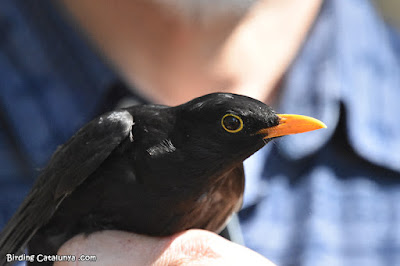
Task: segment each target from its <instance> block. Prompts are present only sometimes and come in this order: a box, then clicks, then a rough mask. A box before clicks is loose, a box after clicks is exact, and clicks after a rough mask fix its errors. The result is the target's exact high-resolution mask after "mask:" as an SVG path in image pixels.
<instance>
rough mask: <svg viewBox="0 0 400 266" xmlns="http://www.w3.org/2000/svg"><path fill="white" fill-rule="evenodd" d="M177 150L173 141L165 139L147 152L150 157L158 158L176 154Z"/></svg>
mask: <svg viewBox="0 0 400 266" xmlns="http://www.w3.org/2000/svg"><path fill="white" fill-rule="evenodd" d="M175 150H176V148H175V146H174V144H172V142H171V140H169V139H165V140H163V141H161V143H159V144H157V145H154V146H152V147H150V148H148V149H147V150H146V151H147V153H148V154H149V155H150V156H153V157H158V156H162V155H163V154H166V153H171V152H174V151H175Z"/></svg>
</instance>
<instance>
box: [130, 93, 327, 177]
mask: <svg viewBox="0 0 400 266" xmlns="http://www.w3.org/2000/svg"><path fill="white" fill-rule="evenodd" d="M137 111H140V112H142V114H139V113H138V112H136V115H134V116H135V126H134V127H133V130H134V134H133V135H134V139H135V138H136V139H137V140H140V141H137V142H135V141H133V144H135V143H136V144H135V145H136V146H135V147H138V145H139V146H141V147H142V148H138V149H136V150H137V152H139V155H138V156H136V158H138V159H137V163H138V165H137V167H136V169H137V171H141V170H140V169H142V170H143V171H142V172H141V174H143V175H146V176H147V177H146V180H153V183H158V182H160V181H159V180H160V179H162V178H164V177H163V176H164V175H165V174H168V175H169V176H170V177H169V178H176V179H177V181H175V183H178V182H179V181H178V180H182V181H183V182H186V181H185V180H186V177H194V176H198V177H202V176H208V177H210V176H212V175H214V174H215V175H218V173H220V172H224V171H226V170H227V169H229V168H232V167H235V166H236V165H237V164H239V163H242V162H243V160H245V159H246V158H247V157H249V156H251V155H252V154H253V153H255V152H256V151H257V150H259V149H260V148H262V147H263V146H264V145H265V144H267V143H268V142H269V141H270V140H272V139H273V138H277V137H280V136H284V135H289V134H296V133H301V132H306V131H310V130H315V129H319V128H323V127H325V125H324V124H323V123H322V122H320V121H318V120H316V119H313V118H310V117H306V116H298V115H280V114H276V113H275V111H274V110H273V109H272V108H271V107H269V106H268V105H266V104H264V103H262V102H260V101H258V100H255V99H253V98H250V97H247V96H242V95H236V94H231V93H212V94H208V95H205V96H202V97H199V98H196V99H194V100H192V101H189V102H187V103H184V104H182V105H178V106H175V107H165V106H148V107H147V108H139V109H137Z"/></svg>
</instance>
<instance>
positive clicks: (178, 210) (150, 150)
mask: <svg viewBox="0 0 400 266" xmlns="http://www.w3.org/2000/svg"><path fill="white" fill-rule="evenodd" d="M323 127H325V125H324V124H323V123H322V122H320V121H318V120H316V119H313V118H310V117H305V116H299V115H279V114H275V112H274V111H273V110H272V109H271V107H269V106H267V105H265V104H264V103H262V102H260V101H257V100H255V99H252V98H249V97H246V96H241V95H236V94H230V93H213V94H209V95H205V96H202V97H199V98H196V99H194V100H192V101H190V102H187V103H185V104H182V105H179V106H176V107H167V106H162V105H142V106H133V107H129V108H125V109H121V110H117V111H113V112H110V113H106V114H104V115H102V116H100V117H98V118H96V119H94V120H92V121H91V122H89V123H88V124H86V125H85V126H84V127H82V128H81V129H80V130H79V131H78V132H77V133H76V134H75V135H74V136H73V137H72V138H71V139H70V140H69V141H68V142H67V143H65V144H64V145H62V146H60V147H59V148H58V149H57V150H56V151H55V153H54V154H53V156H52V157H51V159H50V161H49V163H48V165H47V167H46V168H45V169H44V170H43V171H42V172H41V174H40V176H39V177H38V179H37V181H36V183H35V184H34V186H33V188H32V190H31V191H30V192H29V194H28V196H27V197H26V198H25V200H24V201H23V203H22V204H21V206H20V207H19V209H18V210H17V212H16V213H15V214H14V216H13V217H12V218H11V219H10V221H9V222H8V224H7V225H6V226H5V228H4V229H3V231H2V232H1V235H0V262H1V264H5V263H6V254H15V255H18V254H21V252H23V250H24V248H25V247H27V248H28V251H29V253H30V254H56V253H57V250H58V249H59V248H60V246H61V245H62V244H63V243H64V242H66V241H67V240H68V239H70V238H71V237H73V236H75V235H77V234H80V233H85V234H90V233H92V232H95V231H99V230H105V229H117V230H124V231H129V232H135V233H139V234H147V235H155V236H163V235H171V234H174V233H177V232H180V231H183V230H186V229H190V228H202V229H207V230H211V231H214V232H219V231H220V230H222V229H223V227H224V226H225V225H226V223H227V221H228V218H229V217H230V216H231V214H232V213H234V212H237V211H239V209H240V207H241V203H242V196H243V190H244V173H243V160H245V159H246V158H247V157H249V156H250V155H252V154H253V153H255V152H256V151H257V150H259V149H260V148H262V147H263V146H264V145H265V144H267V143H268V142H269V141H270V140H271V139H273V138H276V137H280V136H284V135H289V134H296V133H301V132H306V131H311V130H315V129H319V128H323ZM42 265H43V264H42Z"/></svg>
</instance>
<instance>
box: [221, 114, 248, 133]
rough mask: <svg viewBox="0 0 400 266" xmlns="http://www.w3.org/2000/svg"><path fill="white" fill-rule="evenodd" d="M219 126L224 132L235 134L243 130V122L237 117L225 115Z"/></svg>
mask: <svg viewBox="0 0 400 266" xmlns="http://www.w3.org/2000/svg"><path fill="white" fill-rule="evenodd" d="M221 125H222V127H223V128H224V129H225V130H226V131H228V132H230V133H236V132H239V131H240V130H242V129H243V120H242V119H241V118H240V117H239V116H237V115H233V114H226V115H224V116H223V117H222V119H221Z"/></svg>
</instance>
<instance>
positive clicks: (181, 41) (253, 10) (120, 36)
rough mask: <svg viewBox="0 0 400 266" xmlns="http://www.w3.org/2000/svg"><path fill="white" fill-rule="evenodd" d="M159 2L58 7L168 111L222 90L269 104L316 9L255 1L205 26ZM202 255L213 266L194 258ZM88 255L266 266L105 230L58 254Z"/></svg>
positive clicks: (289, 1) (237, 249) (192, 239)
mask: <svg viewBox="0 0 400 266" xmlns="http://www.w3.org/2000/svg"><path fill="white" fill-rule="evenodd" d="M160 2H168V0H146V1H142V0H135V1H132V0H115V1H109V0H97V1H96V4H93V1H91V0H81V1H72V0H60V3H61V8H64V9H65V10H66V11H67V13H69V14H70V16H71V18H72V19H73V21H75V23H76V24H77V25H78V28H79V29H81V30H82V31H83V32H84V33H85V34H86V35H87V36H88V37H89V40H90V41H91V43H92V44H93V47H94V48H95V49H98V51H99V52H100V53H101V54H102V55H103V56H104V58H105V59H106V60H107V61H108V62H109V63H110V64H111V66H113V67H114V68H115V69H116V71H117V72H118V73H119V74H120V75H121V77H122V78H123V79H124V81H125V82H126V84H127V85H128V86H130V87H135V89H137V90H138V91H139V92H140V93H141V94H142V95H144V96H145V97H147V98H148V99H150V100H151V101H152V102H156V103H162V104H168V105H175V104H181V103H183V102H185V101H187V100H190V99H192V98H194V97H197V96H200V95H203V94H206V93H210V92H213V91H227V92H228V91H229V92H234V93H239V94H244V95H248V96H251V97H253V98H257V99H259V100H262V101H264V102H266V103H269V104H271V103H273V101H274V99H275V98H276V97H277V94H278V93H279V90H278V88H279V86H278V84H279V81H280V80H281V79H282V76H283V74H284V73H285V71H286V70H287V68H288V66H289V65H290V63H291V62H292V61H293V59H294V57H295V56H296V54H297V52H298V50H299V49H300V47H301V45H302V43H303V41H304V39H305V37H306V35H307V32H308V31H309V29H310V27H311V25H312V23H313V21H314V20H315V17H316V15H317V13H318V10H319V8H320V5H321V3H322V0H279V1H272V0H259V1H256V0H255V1H254V3H252V4H249V6H248V7H247V8H245V9H243V10H242V12H237V13H235V14H230V13H221V14H220V15H219V16H217V17H214V18H213V19H212V20H210V21H206V22H204V21H203V23H198V22H196V20H190V19H188V17H187V15H183V14H181V13H180V12H178V11H176V8H175V7H174V6H172V7H171V6H168V5H165V4H160ZM209 239H211V240H210V241H208V240H209ZM213 245H215V246H213ZM89 247H90V249H88V248H89ZM204 249H206V250H208V251H210V252H211V253H210V254H214V253H215V254H216V257H215V258H214V257H209V256H208V255H209V254H208V253H207V254H204V253H202V252H203V251H204ZM86 252H87V253H88V254H91V252H92V254H94V253H93V252H95V254H96V255H97V256H99V259H100V258H101V259H102V261H104V262H106V261H107V262H109V263H110V264H117V265H119V264H120V265H123V264H126V265H132V263H133V262H138V265H139V264H140V265H146V263H147V265H150V264H152V263H153V264H154V265H164V264H168V263H164V264H163V262H166V261H167V262H170V264H171V265H180V264H182V261H183V262H185V263H189V262H190V263H192V265H199V264H207V265H210V264H211V265H212V263H215V264H217V263H218V265H221V264H222V265H223V264H224V263H222V262H226V264H228V265H235V264H234V263H238V264H237V265H244V264H245V265H257V264H253V263H248V261H251V260H255V261H257V262H258V261H259V262H260V263H259V264H260V265H271V264H269V262H268V261H267V260H266V259H264V258H262V257H261V256H260V255H258V254H257V253H255V252H252V251H250V250H248V249H247V248H245V247H241V246H238V245H236V244H233V243H231V242H229V241H226V240H223V239H220V238H219V237H218V236H217V235H215V234H213V233H209V232H205V231H189V232H185V233H181V234H180V235H178V236H173V237H169V238H152V237H146V236H139V235H135V234H133V233H127V232H116V231H104V232H98V233H95V234H92V235H90V236H89V237H87V238H85V237H83V236H77V237H75V238H73V239H71V240H70V241H68V243H66V244H65V245H64V246H62V247H61V249H60V251H59V253H60V254H73V253H79V254H84V253H86ZM213 252H214V253H213ZM198 254H202V255H204V258H202V256H197V255H198ZM157 256H158V257H157ZM191 256H192V257H191ZM193 256H194V260H193V261H192V260H191V259H190V258H193ZM202 260H206V262H207V263H205V262H204V261H202ZM99 261H100V260H99ZM116 261H117V262H118V263H115V262H116ZM240 261H242V262H243V263H240ZM140 262H143V263H144V264H141V263H140ZM175 262H176V264H174V263H175ZM203 262H204V263H203ZM244 262H246V263H244ZM190 263H189V265H190ZM104 264H105V265H106V264H107V263H104ZM96 265H98V264H96ZM186 265H187V264H186Z"/></svg>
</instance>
